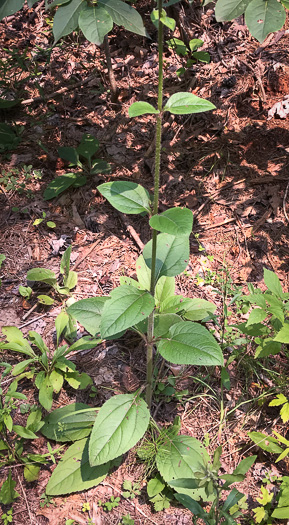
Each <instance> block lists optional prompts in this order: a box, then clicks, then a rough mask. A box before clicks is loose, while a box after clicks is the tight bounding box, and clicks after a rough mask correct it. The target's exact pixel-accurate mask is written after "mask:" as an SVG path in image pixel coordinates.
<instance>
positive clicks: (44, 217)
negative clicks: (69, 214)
mask: <svg viewBox="0 0 289 525" xmlns="http://www.w3.org/2000/svg"><path fill="white" fill-rule="evenodd" d="M46 217H47V215H46V213H45V211H43V212H42V217H41V218H39V219H35V221H34V223H33V226H39V224H41V223H43V222H45V224H46V226H47V227H48V228H56V224H55V222H53V221H46V220H45V219H46Z"/></svg>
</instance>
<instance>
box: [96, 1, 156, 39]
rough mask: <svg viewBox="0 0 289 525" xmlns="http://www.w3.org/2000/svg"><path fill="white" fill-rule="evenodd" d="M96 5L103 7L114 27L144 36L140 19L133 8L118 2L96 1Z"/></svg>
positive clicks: (143, 28)
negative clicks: (120, 27)
mask: <svg viewBox="0 0 289 525" xmlns="http://www.w3.org/2000/svg"><path fill="white" fill-rule="evenodd" d="M98 5H99V6H102V7H104V9H105V10H106V11H107V12H108V13H109V14H110V16H111V18H112V19H113V21H114V23H115V24H116V25H118V26H123V27H124V28H125V29H127V30H128V31H132V32H133V33H136V34H137V35H142V36H146V30H145V27H144V25H143V21H142V18H141V16H140V14H139V13H138V12H137V11H136V9H134V7H131V6H130V5H128V4H125V3H124V2H121V1H120V0H98Z"/></svg>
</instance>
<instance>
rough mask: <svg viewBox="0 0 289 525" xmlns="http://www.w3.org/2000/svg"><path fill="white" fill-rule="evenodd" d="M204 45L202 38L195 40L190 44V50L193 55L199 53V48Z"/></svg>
mask: <svg viewBox="0 0 289 525" xmlns="http://www.w3.org/2000/svg"><path fill="white" fill-rule="evenodd" d="M202 45H204V41H203V40H201V39H200V38H193V39H192V40H190V42H189V48H190V50H191V52H192V53H193V52H194V51H197V49H199V47H202Z"/></svg>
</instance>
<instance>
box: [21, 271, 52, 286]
mask: <svg viewBox="0 0 289 525" xmlns="http://www.w3.org/2000/svg"><path fill="white" fill-rule="evenodd" d="M27 281H37V282H42V283H46V284H50V285H51V286H53V285H54V284H56V283H57V279H56V275H55V273H54V272H52V270H47V269H46V268H33V269H32V270H29V271H28V272H27Z"/></svg>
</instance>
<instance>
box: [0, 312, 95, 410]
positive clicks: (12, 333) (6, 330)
mask: <svg viewBox="0 0 289 525" xmlns="http://www.w3.org/2000/svg"><path fill="white" fill-rule="evenodd" d="M68 323H69V316H68V314H66V313H65V312H61V313H60V314H59V315H58V316H57V318H56V320H55V328H56V337H57V342H56V348H55V350H54V351H52V350H49V349H48V347H47V346H46V344H45V342H44V341H43V339H42V337H41V336H40V335H39V334H38V333H37V332H34V331H31V332H29V335H28V338H27V339H26V338H24V336H23V334H22V332H21V330H19V328H16V327H15V326H6V327H3V329H2V332H3V334H4V335H5V337H6V340H7V342H5V343H0V349H5V350H13V351H15V352H19V353H21V354H24V355H26V356H27V357H28V359H25V360H24V361H21V362H20V363H18V364H17V365H15V366H14V367H13V370H12V375H13V376H15V377H18V379H21V378H23V377H28V378H30V379H31V378H33V377H34V376H35V386H36V388H37V389H38V390H39V403H40V404H41V405H42V406H43V407H44V408H45V409H46V410H51V406H52V401H53V393H59V392H60V390H61V388H62V385H63V382H64V380H66V381H67V382H68V384H69V385H70V386H71V387H72V388H75V389H78V388H80V389H84V388H86V387H87V386H88V385H90V384H91V383H92V380H91V378H90V377H89V376H88V375H87V374H85V373H79V372H77V371H76V366H75V364H74V363H73V362H72V361H69V360H68V359H67V358H66V357H65V356H66V355H67V354H68V353H69V352H71V351H73V350H77V349H80V348H81V349H84V348H85V347H86V348H93V347H94V346H96V344H98V342H99V340H98V339H91V338H84V339H83V338H82V339H79V340H78V341H76V343H74V344H73V345H72V346H70V347H68V345H66V344H65V345H62V346H60V344H59V343H60V338H61V336H62V334H63V332H64V330H65V328H66V326H67V325H68ZM27 368H29V371H28V372H26V369H27ZM39 368H40V371H39ZM29 417H30V416H29Z"/></svg>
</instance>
